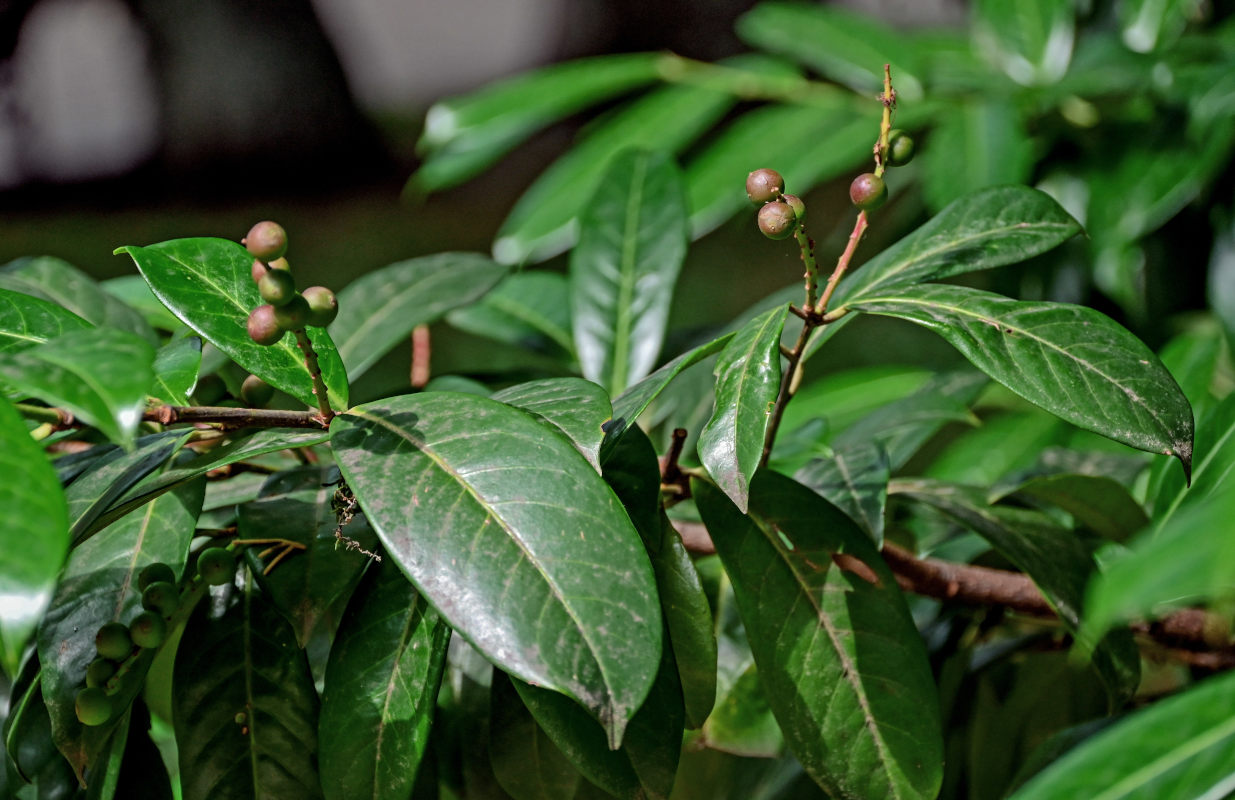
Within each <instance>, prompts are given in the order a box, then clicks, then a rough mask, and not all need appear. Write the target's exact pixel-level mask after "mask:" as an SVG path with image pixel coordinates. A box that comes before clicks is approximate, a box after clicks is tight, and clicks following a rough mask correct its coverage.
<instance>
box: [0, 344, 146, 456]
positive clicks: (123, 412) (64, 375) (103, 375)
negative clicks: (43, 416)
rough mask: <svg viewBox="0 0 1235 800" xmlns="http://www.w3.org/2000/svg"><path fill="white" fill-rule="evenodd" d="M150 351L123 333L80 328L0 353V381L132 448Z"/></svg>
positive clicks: (140, 409) (144, 393)
mask: <svg viewBox="0 0 1235 800" xmlns="http://www.w3.org/2000/svg"><path fill="white" fill-rule="evenodd" d="M153 363H154V348H153V347H151V346H150V344H148V343H147V342H145V341H144V340H142V339H140V338H138V337H137V336H134V335H133V334H131V333H125V332H123V331H118V330H111V329H103V330H81V331H71V332H69V333H65V334H62V335H60V336H58V337H56V338H55V339H50V340H48V341H46V342H43V343H42V344H38V345H35V346H34V347H30V348H26V349H24V350H21V351H19V352H7V353H0V379H3V381H4V382H5V383H7V384H9V385H11V386H12V387H14V388H16V389H17V390H18V391H19V392H20V393H23V394H28V395H31V396H33V397H37V398H38V399H40V400H43V401H45V402H46V403H48V404H49V405H53V406H59V407H61V408H64V409H65V410H66V411H68V412H70V413H72V414H73V415H74V416H76V417H78V418H79V419H81V420H82V421H83V422H85V423H87V424H90V425H93V426H95V427H96V428H98V429H99V430H100V431H101V432H102V433H103V434H105V435H106V436H107V438H109V439H111V440H112V441H114V442H116V443H118V444H120V445H122V446H124V447H132V445H133V435H134V434H135V433H136V431H137V425H138V423H139V422H141V415H142V411H143V410H145V407H146V395H147V393H148V392H149V391H150V388H151V386H152V385H153V383H154V369H153V367H152V364H153Z"/></svg>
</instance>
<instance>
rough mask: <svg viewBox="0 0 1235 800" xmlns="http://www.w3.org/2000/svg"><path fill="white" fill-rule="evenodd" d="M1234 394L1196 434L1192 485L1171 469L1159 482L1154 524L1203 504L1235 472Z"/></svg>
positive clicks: (1210, 416) (1219, 489)
mask: <svg viewBox="0 0 1235 800" xmlns="http://www.w3.org/2000/svg"><path fill="white" fill-rule="evenodd" d="M1232 443H1235V395H1228V396H1227V398H1226V399H1225V400H1223V401H1222V402H1221V403H1219V404H1218V405H1217V406H1215V407H1214V408H1213V409H1211V410H1210V411H1209V413H1208V414H1206V415H1205V417H1204V419H1203V420H1202V421H1201V425H1200V427H1199V429H1198V430H1197V435H1196V455H1197V459H1196V472H1195V474H1194V475H1193V476H1192V481H1191V488H1188V487H1187V486H1186V483H1185V478H1184V476H1183V475H1181V474H1180V472H1179V470H1176V469H1170V470H1168V471H1167V472H1166V474H1165V475H1163V477H1162V479H1161V480H1160V482H1159V488H1158V493H1157V496H1156V499H1155V500H1154V513H1153V519H1154V523H1155V524H1157V525H1162V524H1164V523H1166V521H1167V520H1168V519H1170V517H1171V515H1172V514H1174V513H1175V512H1176V511H1178V510H1179V509H1180V507H1181V506H1184V505H1191V504H1194V503H1200V502H1202V501H1204V500H1205V498H1206V497H1208V496H1209V495H1211V494H1214V493H1216V492H1218V491H1226V490H1227V489H1226V487H1227V485H1228V482H1229V481H1230V476H1231V475H1232V473H1235V446H1233V444H1232Z"/></svg>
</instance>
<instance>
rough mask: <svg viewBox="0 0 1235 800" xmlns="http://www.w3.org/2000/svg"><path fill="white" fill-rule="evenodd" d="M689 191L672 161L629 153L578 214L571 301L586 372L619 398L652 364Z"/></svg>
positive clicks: (677, 265) (682, 247)
mask: <svg viewBox="0 0 1235 800" xmlns="http://www.w3.org/2000/svg"><path fill="white" fill-rule="evenodd" d="M686 238H687V227H686V196H685V190H684V189H683V186H682V180H681V176H680V174H679V173H678V170H677V167H676V166H675V165H674V163H673V161H672V160H671V159H670V158H669V157H668V156H666V155H665V154H664V153H660V152H645V151H639V150H627V151H624V152H622V153H619V154H618V155H616V156H615V157H614V158H613V160H612V161H610V162H609V165H608V167H607V169H606V170H605V173H604V174H603V175H602V176H601V178H600V183H599V184H598V185H597V187H596V191H595V193H593V194H592V195H591V198H590V200H589V201H588V203H587V205H586V207H585V208H584V209H583V211H582V212H580V214H579V243H578V245H576V246H575V249H574V250H573V251H572V253H571V257H570V306H571V320H572V323H573V326H574V341H575V347H576V348H577V349H578V353H579V365H580V367H581V368H582V371H583V377H585V378H587V379H588V380H592V381H595V382H596V383H599V384H600V385H602V386H604V387H605V388H606V389H608V391H609V394H610V395H613V396H615V397H616V396H617V395H619V394H621V392H622V391H623V390H624V389H626V388H627V387H628V386H629V385H630V384H631V383H634V382H636V381H638V380H640V379H642V378H643V377H645V376H646V375H647V374H648V373H649V372H651V371H652V367H653V366H654V365H655V364H656V357H657V355H658V354H659V353H660V345H661V342H662V341H664V335H665V323H666V321H667V319H668V316H669V304H670V302H671V300H672V299H673V287H674V284H675V283H676V282H677V277H678V272H679V271H680V270H681V267H682V259H683V258H684V257H685V256H686Z"/></svg>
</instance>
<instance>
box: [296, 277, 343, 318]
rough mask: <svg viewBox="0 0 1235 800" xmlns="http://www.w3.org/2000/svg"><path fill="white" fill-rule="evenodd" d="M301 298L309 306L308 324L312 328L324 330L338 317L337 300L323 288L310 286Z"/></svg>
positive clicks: (330, 292)
mask: <svg viewBox="0 0 1235 800" xmlns="http://www.w3.org/2000/svg"><path fill="white" fill-rule="evenodd" d="M303 297H304V300H305V302H306V303H308V304H309V324H310V325H312V326H313V327H315V328H324V327H326V326H327V325H329V324H330V323H332V322H334V318H335V317H337V316H338V315H339V300H338V298H337V297H335V296H334V292H332V291H330V290H329V289H327V288H326V287H325V286H310V287H309V288H308V289H305V290H304V292H303Z"/></svg>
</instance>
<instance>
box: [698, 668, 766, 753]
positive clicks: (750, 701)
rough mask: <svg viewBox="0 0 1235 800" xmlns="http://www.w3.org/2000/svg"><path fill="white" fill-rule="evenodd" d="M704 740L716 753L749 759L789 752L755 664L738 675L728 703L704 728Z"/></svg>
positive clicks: (727, 694) (728, 696)
mask: <svg viewBox="0 0 1235 800" xmlns="http://www.w3.org/2000/svg"><path fill="white" fill-rule="evenodd" d="M703 736H704V741H705V742H706V743H707V746H708V747H710V748H712V749H713V750H721V751H723V752H725V753H733V754H734V755H737V756H745V757H747V758H776V757H777V756H779V755H780V754H781V753H782V752H784V749H785V737H784V735H783V734H782V733H781V732H780V726H779V725H777V724H776V717H775V716H774V715H773V714H772V709H771V707H769V706H768V700H767V697H766V696H765V694H764V691H763V687H761V686H760V685H759V672H758V670H757V669H756V667H755V665H754V664H751V665H750V666H749V667H747V668H746V671H745V672H743V673H742V674H741V675H739V676H738V679H737V682H736V683H734V684H733V686H732V687H730V689H729V691H728V692H727V693H726V694H725V697H724V700H723V701H722V702H721V703H718V704H717V706H716V710H715V711H713V712H712V715H711V716H710V717H708V721H707V724H706V725H704V727H703Z"/></svg>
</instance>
